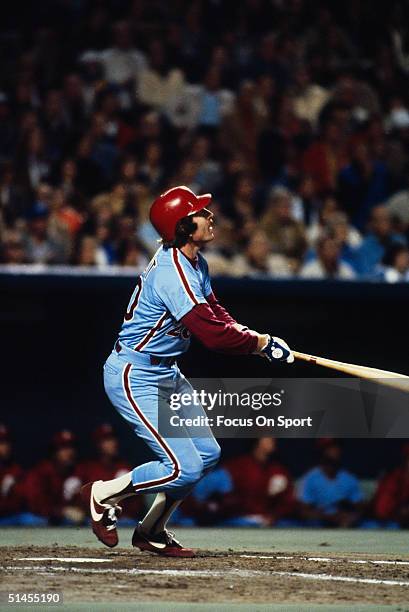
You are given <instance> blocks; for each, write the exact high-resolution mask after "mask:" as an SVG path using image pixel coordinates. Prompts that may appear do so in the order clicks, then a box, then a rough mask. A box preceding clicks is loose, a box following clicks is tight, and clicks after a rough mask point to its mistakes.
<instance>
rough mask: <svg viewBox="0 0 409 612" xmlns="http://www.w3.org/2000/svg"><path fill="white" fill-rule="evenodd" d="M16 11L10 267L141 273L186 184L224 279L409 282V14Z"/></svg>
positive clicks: (351, 4)
mask: <svg viewBox="0 0 409 612" xmlns="http://www.w3.org/2000/svg"><path fill="white" fill-rule="evenodd" d="M10 4H11V6H10ZM10 4H9V5H8V6H7V7H5V14H4V17H3V20H2V24H1V31H0V45H1V48H2V53H1V55H0V67H1V70H0V75H1V76H0V247H1V248H0V258H1V260H0V261H1V263H3V264H26V263H30V264H38V265H39V266H43V265H49V264H54V265H55V264H63V265H65V264H73V265H78V266H94V267H99V268H104V267H108V266H115V265H117V266H132V267H133V268H134V269H136V270H137V271H138V270H142V269H143V268H144V266H145V265H146V263H147V261H148V259H149V257H150V255H151V254H152V252H153V251H154V250H155V249H156V246H157V243H156V240H157V236H156V235H155V233H154V232H153V228H152V227H151V226H150V224H149V222H148V210H149V206H150V204H151V202H152V200H153V199H154V197H155V196H157V195H158V194H159V193H160V192H162V191H164V190H165V189H166V188H168V187H169V186H174V185H177V184H185V185H187V186H189V187H191V188H192V189H194V190H198V191H200V192H207V191H210V192H212V193H213V194H214V198H215V201H214V205H213V209H214V211H215V213H216V216H217V222H218V232H217V237H216V240H215V241H214V242H213V243H212V244H211V245H210V246H209V249H208V252H207V257H208V260H209V265H210V269H211V272H212V273H213V274H224V275H233V276H260V277H263V276H264V277H284V278H285V277H290V278H291V277H301V278H341V279H354V278H359V277H360V278H362V277H364V278H372V279H384V280H386V281H389V282H396V281H407V280H408V279H409V251H408V233H409V174H408V162H409V95H408V91H409V88H408V85H409V53H408V50H409V47H408V42H409V41H408V40H407V33H406V34H405V24H406V23H408V18H409V15H408V12H409V8H408V4H407V3H402V2H396V1H393V0H391V2H388V3H385V2H382V3H378V4H377V7H376V10H374V5H373V3H372V2H370V1H369V0H360V1H359V0H346V1H345V2H343V3H342V4H339V3H335V2H334V3H329V2H323V1H320V0H288V1H286V2H283V1H282V0H241V1H240V2H236V1H233V0H223V1H222V0H168V1H163V0H115V1H113V0H111V1H109V0H95V1H92V0H76V1H75V2H74V1H72V2H70V1H68V0H43V1H42V2H40V3H31V2H28V3H27V2H22V1H19V0H17V1H16V2H13V3H10Z"/></svg>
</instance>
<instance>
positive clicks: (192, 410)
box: [176, 374, 221, 477]
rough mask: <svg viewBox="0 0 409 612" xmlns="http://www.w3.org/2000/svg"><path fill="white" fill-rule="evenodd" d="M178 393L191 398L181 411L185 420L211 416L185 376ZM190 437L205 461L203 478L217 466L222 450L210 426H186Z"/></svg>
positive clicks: (179, 383)
mask: <svg viewBox="0 0 409 612" xmlns="http://www.w3.org/2000/svg"><path fill="white" fill-rule="evenodd" d="M176 392H177V393H178V394H183V395H184V397H187V396H188V395H190V396H191V398H192V401H191V402H185V405H183V406H182V407H181V409H180V414H181V416H182V417H184V418H188V419H194V418H195V417H206V416H209V414H208V413H206V411H205V410H204V408H203V406H202V405H201V403H200V402H199V401H198V400H197V399H196V396H195V395H194V394H193V387H192V385H191V384H190V382H189V381H188V380H187V379H186V378H185V377H184V376H183V374H181V375H180V377H179V379H178V382H177V386H176ZM186 431H187V434H188V436H189V437H190V438H191V440H192V442H193V444H194V445H195V448H196V450H197V452H198V453H199V455H200V457H201V459H202V461H203V472H202V477H203V476H204V475H205V474H206V473H207V472H208V471H209V470H211V469H212V468H214V467H215V466H216V464H217V463H218V461H219V459H220V453H221V449H220V446H219V444H218V442H217V441H216V438H215V437H214V435H213V432H212V430H211V428H210V427H209V426H208V425H201V426H200V427H199V426H192V427H189V426H186Z"/></svg>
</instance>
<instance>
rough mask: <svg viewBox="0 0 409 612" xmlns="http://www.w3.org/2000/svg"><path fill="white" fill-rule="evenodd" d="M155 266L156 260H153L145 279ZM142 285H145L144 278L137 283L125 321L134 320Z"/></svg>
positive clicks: (144, 274) (147, 269)
mask: <svg viewBox="0 0 409 612" xmlns="http://www.w3.org/2000/svg"><path fill="white" fill-rule="evenodd" d="M155 266H156V259H152V261H151V262H150V263H149V264H148V267H147V268H146V270H145V272H144V273H143V276H144V278H145V279H146V278H147V276H148V274H149V272H151V271H152V270H153V268H154V267H155ZM142 284H143V281H142V276H140V277H139V278H138V280H137V282H136V287H135V291H134V292H133V297H132V299H131V303H130V304H129V306H128V309H127V311H126V313H125V316H124V320H125V321H130V320H131V319H133V315H134V311H135V308H136V307H137V305H138V302H139V298H140V296H141V292H142Z"/></svg>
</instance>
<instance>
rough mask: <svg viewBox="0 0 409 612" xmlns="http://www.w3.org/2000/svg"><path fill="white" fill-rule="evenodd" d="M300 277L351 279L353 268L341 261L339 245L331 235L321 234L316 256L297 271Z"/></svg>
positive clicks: (354, 276)
mask: <svg viewBox="0 0 409 612" xmlns="http://www.w3.org/2000/svg"><path fill="white" fill-rule="evenodd" d="M299 275H300V277H301V278H308V279H317V280H318V279H334V280H353V279H355V278H356V274H355V272H354V270H353V268H352V267H351V266H350V265H349V264H348V263H346V262H345V261H342V259H341V245H340V244H339V242H338V241H337V240H336V239H335V238H332V237H331V236H325V235H324V236H322V237H321V238H320V239H319V240H318V243H317V258H316V259H314V260H313V261H310V262H308V263H306V264H304V265H303V266H302V268H301V270H300V273H299Z"/></svg>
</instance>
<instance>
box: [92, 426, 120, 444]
mask: <svg viewBox="0 0 409 612" xmlns="http://www.w3.org/2000/svg"><path fill="white" fill-rule="evenodd" d="M116 437H117V436H116V434H115V432H114V429H113V427H112V425H110V424H109V423H103V424H102V425H100V426H99V427H97V428H96V429H95V430H94V431H93V432H92V439H93V441H94V443H95V444H98V442H100V441H101V440H106V439H107V438H116Z"/></svg>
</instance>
